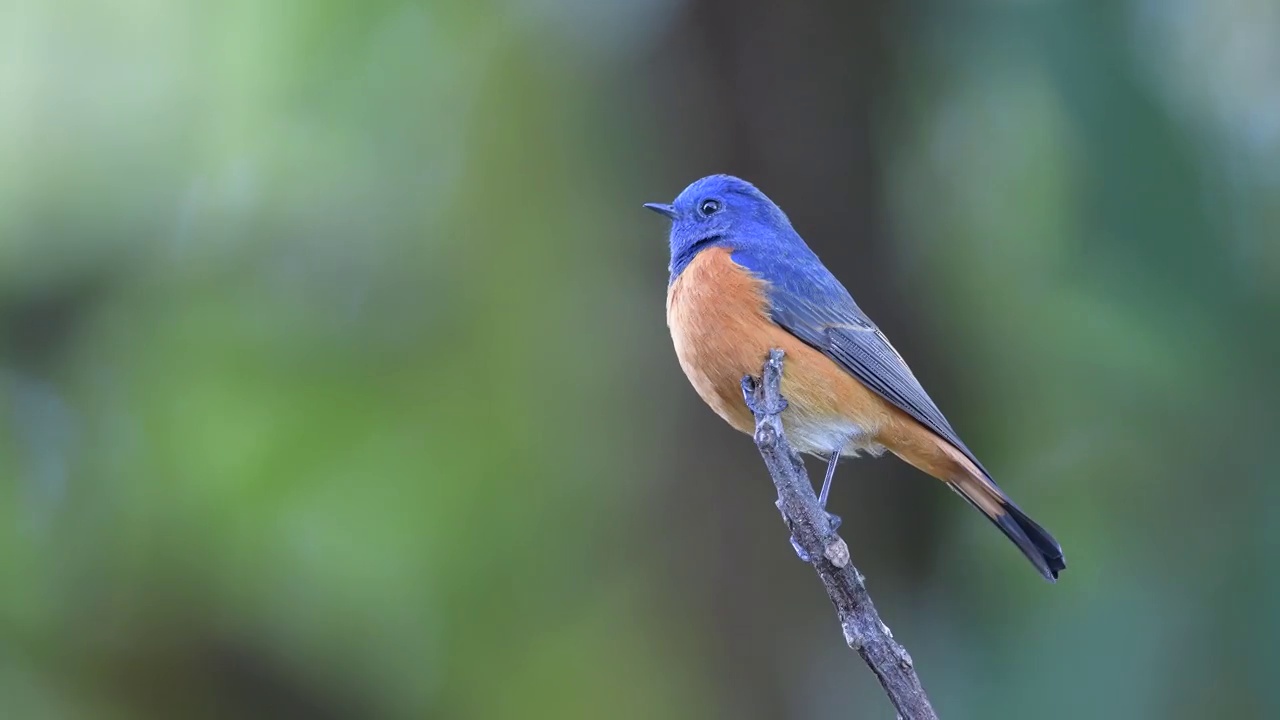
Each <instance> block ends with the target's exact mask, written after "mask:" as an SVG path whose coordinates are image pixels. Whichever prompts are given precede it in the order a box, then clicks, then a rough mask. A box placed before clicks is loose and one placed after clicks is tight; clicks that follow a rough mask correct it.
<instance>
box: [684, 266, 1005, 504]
mask: <svg viewBox="0 0 1280 720" xmlns="http://www.w3.org/2000/svg"><path fill="white" fill-rule="evenodd" d="M766 287H767V286H766V281H764V280H761V279H759V278H757V277H755V276H754V275H752V274H751V273H750V272H749V271H748V270H747V269H746V268H744V267H742V266H741V265H738V264H737V263H735V262H734V261H733V259H732V257H731V251H730V250H728V249H725V248H718V247H717V248H709V249H707V250H705V251H703V252H701V253H699V254H698V256H697V257H696V258H694V260H693V262H691V263H689V266H688V267H687V268H685V269H684V272H682V273H680V276H679V277H677V278H676V281H675V282H674V283H672V285H671V287H670V289H669V290H668V292H667V325H668V326H669V327H670V329H671V337H672V340H673V341H674V343H675V350H676V357H677V358H678V359H679V361H680V367H681V368H682V369H683V370H684V372H685V375H687V376H688V377H689V381H690V383H692V384H693V387H694V389H695V390H696V391H697V393H698V395H699V396H701V397H702V399H703V401H705V402H706V403H707V404H708V405H710V406H711V409H712V410H714V411H715V412H716V414H718V415H719V416H720V417H722V418H724V420H725V421H726V422H728V423H729V424H730V425H732V426H733V427H734V428H736V429H738V430H740V431H742V432H745V433H751V432H752V431H753V430H754V428H755V419H754V418H753V417H752V415H751V411H750V410H748V409H747V406H746V403H745V402H744V401H743V399H742V389H741V381H742V378H743V376H744V375H759V374H760V367H761V365H762V364H763V363H764V359H765V357H766V356H767V355H768V353H769V350H770V349H771V348H775V347H776V348H781V349H782V350H783V351H784V352H785V353H786V362H785V365H784V366H783V367H784V370H783V377H782V394H783V396H784V397H786V398H787V402H788V403H789V405H788V407H787V409H786V411H784V412H783V414H782V423H783V427H784V429H785V430H786V432H787V437H788V439H790V440H791V443H792V445H794V446H795V447H796V449H797V450H800V451H801V452H806V453H812V454H819V455H827V454H830V453H831V452H832V451H833V450H835V449H837V448H839V449H840V451H841V454H844V455H853V454H856V453H857V452H858V451H867V452H870V453H872V454H879V453H880V452H882V451H883V449H884V448H888V449H889V450H891V451H892V452H893V453H894V454H895V455H897V456H899V457H901V458H902V459H903V460H905V461H906V462H908V463H910V464H912V465H914V466H915V467H917V468H919V469H920V470H922V471H924V472H926V473H928V474H930V475H932V476H934V477H936V478H938V479H940V480H945V481H950V482H958V483H964V484H971V483H972V482H973V481H974V480H973V479H974V478H981V477H982V473H980V472H979V471H978V469H977V468H976V467H974V465H973V463H972V462H970V461H969V459H968V458H966V457H965V456H964V455H963V454H962V453H961V452H959V451H958V450H956V449H955V448H953V447H952V446H951V444H950V443H948V442H946V441H945V440H943V439H941V438H939V437H938V436H937V435H935V434H934V433H933V432H931V431H929V430H928V429H926V428H925V427H924V426H923V425H921V424H920V423H919V422H917V421H916V420H915V419H913V418H911V417H910V416H909V415H907V414H906V413H905V412H903V411H901V410H899V409H898V408H897V407H895V406H894V405H892V404H891V403H889V402H888V401H886V400H885V399H884V398H882V397H880V396H879V395H877V394H876V393H875V392H873V391H872V390H871V389H870V388H868V387H866V386H865V385H863V384H862V383H861V382H859V381H858V380H857V379H856V378H854V377H853V376H852V375H850V374H849V373H847V372H845V371H844V370H843V369H842V368H841V367H840V366H838V365H836V363H835V362H834V361H832V360H831V359H830V358H828V357H827V356H826V355H823V354H822V353H821V352H819V351H817V350H815V349H814V348H812V347H810V346H809V345H807V344H805V343H804V342H802V341H801V340H799V339H798V338H796V337H795V336H794V335H792V334H791V333H789V332H787V331H786V330H784V329H782V328H781V327H779V326H778V325H776V324H774V322H773V321H772V320H771V319H770V318H769V316H768V304H767V300H766V296H765V290H766ZM747 309H750V310H749V311H748V310H747ZM987 495H988V493H985V492H984V493H980V494H979V498H978V501H979V504H980V506H981V507H982V509H983V510H985V511H987V512H989V513H998V512H999V505H998V504H997V503H996V501H995V498H988V497H987ZM983 501H986V502H983Z"/></svg>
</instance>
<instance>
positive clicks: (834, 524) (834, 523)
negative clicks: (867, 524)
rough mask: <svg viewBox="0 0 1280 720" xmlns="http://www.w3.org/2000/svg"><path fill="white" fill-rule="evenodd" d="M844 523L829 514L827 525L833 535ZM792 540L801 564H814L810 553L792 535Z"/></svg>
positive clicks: (838, 517)
mask: <svg viewBox="0 0 1280 720" xmlns="http://www.w3.org/2000/svg"><path fill="white" fill-rule="evenodd" d="M779 509H781V508H779ZM783 517H786V515H785V514H784V515H783ZM842 522H844V521H843V520H841V519H840V516H839V515H836V514H835V513H827V524H828V526H829V527H830V528H831V530H830V532H831V534H833V535H834V534H835V532H836V529H837V528H839V527H840V523H842ZM790 539H791V549H793V550H795V551H796V557H798V558H800V562H806V563H811V562H813V557H812V556H810V555H809V553H807V552H805V551H804V548H802V547H800V542H799V541H798V540H796V536H795V535H792V536H791V538H790Z"/></svg>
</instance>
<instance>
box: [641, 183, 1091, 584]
mask: <svg viewBox="0 0 1280 720" xmlns="http://www.w3.org/2000/svg"><path fill="white" fill-rule="evenodd" d="M643 206H644V207H645V208H647V209H649V210H652V211H654V212H656V213H658V214H660V215H663V216H665V217H666V218H667V219H669V220H670V223H671V229H670V236H669V245H670V263H669V266H668V270H669V273H670V275H669V278H668V284H667V303H666V304H667V307H666V311H667V326H668V328H669V329H670V332H671V340H672V344H673V345H674V347H675V353H676V358H677V360H678V361H679V364H680V367H681V369H682V370H683V371H684V373H685V375H686V376H687V377H688V379H689V382H690V384H691V385H692V386H693V389H694V390H695V391H696V392H697V394H698V395H699V396H700V397H701V399H702V400H703V401H704V402H705V403H706V404H707V405H708V406H710V408H711V409H712V410H713V411H714V412H715V413H716V414H717V415H719V416H720V417H721V418H722V419H724V420H725V421H726V422H727V423H729V425H731V426H732V427H734V428H735V429H737V430H739V431H741V432H745V433H748V434H751V433H752V432H753V431H754V428H755V418H754V414H753V413H752V411H751V409H750V408H749V407H748V405H747V401H746V398H744V397H743V392H742V379H743V378H744V377H746V376H750V375H756V374H758V373H759V372H760V368H761V366H762V365H763V363H764V361H765V359H766V357H767V356H768V354H769V352H770V350H771V349H774V348H777V349H781V350H782V351H783V353H784V357H785V363H784V366H783V376H782V382H781V386H780V389H781V394H782V396H783V397H784V398H785V399H786V400H787V405H786V408H785V409H784V410H783V411H782V414H781V416H780V417H781V421H782V427H783V432H784V433H785V434H786V436H787V438H788V440H789V441H790V442H791V445H792V446H793V447H794V448H795V449H796V450H797V451H799V452H801V453H804V454H807V455H812V456H817V457H820V458H824V459H826V461H827V470H826V476H825V478H824V479H823V484H822V491H821V493H820V495H819V498H818V499H819V503H820V505H821V506H822V507H823V509H824V510H825V508H826V504H827V499H828V496H829V494H830V490H831V482H832V478H833V477H834V475H835V470H836V463H837V462H838V461H839V460H840V459H841V458H842V457H857V456H858V455H859V454H860V453H865V454H866V455H868V456H872V457H876V456H880V455H882V454H884V452H885V451H886V450H887V451H888V452H890V453H892V454H893V455H896V456H897V457H898V458H900V459H901V460H903V461H905V462H907V463H908V464H910V465H912V466H914V467H915V468H917V469H919V470H921V471H923V472H924V473H926V474H928V475H931V476H933V477H934V478H937V479H938V480H941V481H942V482H943V483H946V485H947V486H948V487H950V488H951V489H952V490H954V491H955V492H956V493H957V494H959V495H960V496H961V497H963V498H964V499H965V500H967V501H968V502H969V503H970V504H971V505H972V506H973V507H975V508H977V509H978V510H979V511H981V512H982V513H983V514H984V515H985V516H986V517H987V518H988V519H989V520H990V521H991V522H992V523H994V524H995V526H996V527H997V528H999V529H1000V531H1001V532H1003V533H1004V535H1005V536H1006V537H1008V539H1009V540H1011V541H1013V543H1014V544H1015V545H1016V546H1017V547H1018V549H1019V550H1021V551H1022V553H1023V555H1025V556H1026V557H1027V559H1028V560H1030V561H1031V564H1032V565H1033V566H1035V568H1036V570H1037V571H1039V573H1040V574H1041V575H1042V576H1043V577H1044V578H1045V579H1046V580H1048V581H1050V582H1055V581H1056V580H1057V579H1058V575H1059V573H1060V572H1062V571H1063V570H1064V569H1066V560H1065V558H1064V556H1063V552H1062V547H1061V546H1060V545H1059V544H1058V541H1057V540H1055V539H1054V538H1053V536H1052V535H1050V534H1049V532H1048V531H1046V530H1045V529H1044V528H1043V527H1041V526H1040V525H1038V524H1037V523H1036V522H1035V521H1034V520H1032V519H1031V518H1030V517H1028V516H1027V514H1026V513H1024V512H1023V511H1022V510H1021V509H1020V508H1019V507H1018V506H1017V505H1015V504H1014V502H1013V501H1012V500H1011V499H1009V496H1008V495H1006V494H1005V492H1004V491H1003V490H1001V489H1000V487H999V486H998V485H996V483H995V481H994V480H993V479H992V477H991V474H990V473H989V472H987V470H986V468H985V467H983V465H982V463H981V462H979V461H978V458H977V456H976V455H975V454H974V453H973V452H972V451H971V450H970V449H969V448H968V447H967V446H965V444H964V442H963V441H961V439H960V436H959V435H958V434H957V433H956V431H955V430H954V429H953V428H952V426H951V424H950V423H948V422H947V419H946V418H945V417H944V416H943V414H942V412H941V411H940V410H939V409H938V406H937V405H936V404H935V403H934V402H933V400H931V399H930V398H929V395H928V394H927V393H926V392H925V390H924V388H923V387H922V386H921V384H920V382H919V380H917V379H916V376H915V375H914V374H913V373H912V371H911V369H910V368H909V367H908V366H907V363H906V361H905V360H904V359H903V358H902V355H901V354H899V353H898V351H897V350H896V349H895V348H894V347H893V345H892V344H890V342H889V339H888V338H887V337H886V336H885V334H884V332H883V331H882V330H881V329H880V328H879V327H877V326H876V324H875V323H873V322H872V321H871V319H870V318H868V317H867V315H866V313H864V312H863V311H862V309H861V308H859V307H858V305H857V303H855V302H854V300H853V297H852V296H851V295H850V294H849V291H848V290H846V289H845V287H844V285H842V284H841V283H840V281H839V280H837V279H836V277H835V276H834V275H833V274H832V273H831V272H830V271H829V270H828V269H827V267H826V266H825V265H823V263H822V261H821V260H819V259H818V256H817V255H816V254H815V253H814V252H813V250H811V249H810V248H809V246H808V245H807V244H806V243H805V241H804V240H803V239H802V238H801V237H800V234H799V233H798V232H796V230H795V228H793V227H792V224H791V221H790V219H789V218H788V217H787V215H786V214H785V213H784V212H783V211H782V209H781V208H780V207H778V205H777V204H775V203H774V202H773V201H772V200H770V199H769V198H768V197H767V196H766V195H765V194H764V193H763V192H761V191H760V190H759V189H757V188H756V186H754V185H752V184H751V183H749V182H747V181H745V180H743V179H741V178H738V177H735V176H732V175H724V174H718V175H709V176H707V177H703V178H701V179H699V180H696V181H694V182H693V183H692V184H690V185H689V186H688V187H686V188H685V189H684V190H683V191H682V192H681V193H680V194H679V195H678V196H677V197H676V198H675V201H674V202H671V203H644V205H643ZM833 519H834V516H833ZM834 522H838V519H834ZM793 544H794V543H793ZM801 557H802V559H804V558H803V555H802V556H801Z"/></svg>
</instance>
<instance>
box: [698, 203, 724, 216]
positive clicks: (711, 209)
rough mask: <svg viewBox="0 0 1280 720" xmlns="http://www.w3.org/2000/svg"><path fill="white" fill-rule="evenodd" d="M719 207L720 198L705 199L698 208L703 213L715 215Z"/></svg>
mask: <svg viewBox="0 0 1280 720" xmlns="http://www.w3.org/2000/svg"><path fill="white" fill-rule="evenodd" d="M719 209H720V201H719V200H703V201H702V205H701V206H700V207H699V208H698V210H699V211H701V212H702V214H703V215H714V214H715V213H716V212H717V211H718V210H719Z"/></svg>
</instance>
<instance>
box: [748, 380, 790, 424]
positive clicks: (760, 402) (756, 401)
mask: <svg viewBox="0 0 1280 720" xmlns="http://www.w3.org/2000/svg"><path fill="white" fill-rule="evenodd" d="M762 394H763V393H761V392H760V381H759V380H756V379H755V378H753V377H751V376H750V375H746V376H744V377H743V378H742V400H743V401H744V402H745V403H746V404H747V409H748V410H750V411H751V414H752V415H778V414H780V413H781V412H782V411H783V410H786V409H787V399H786V398H784V397H782V396H779V397H778V402H777V403H770V402H765V399H764V398H762V397H759V396H760V395H762Z"/></svg>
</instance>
